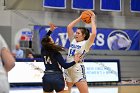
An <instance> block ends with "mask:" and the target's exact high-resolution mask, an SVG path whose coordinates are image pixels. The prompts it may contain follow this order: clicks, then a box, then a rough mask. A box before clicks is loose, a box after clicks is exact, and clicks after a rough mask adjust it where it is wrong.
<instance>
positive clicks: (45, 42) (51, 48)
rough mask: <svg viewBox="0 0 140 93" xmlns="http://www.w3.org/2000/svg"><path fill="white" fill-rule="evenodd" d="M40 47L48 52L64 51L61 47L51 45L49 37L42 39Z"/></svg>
mask: <svg viewBox="0 0 140 93" xmlns="http://www.w3.org/2000/svg"><path fill="white" fill-rule="evenodd" d="M41 45H42V47H43V48H44V49H46V50H48V51H64V49H63V47H61V46H59V45H56V44H55V43H52V42H51V38H50V37H49V36H46V37H45V38H43V39H42V41H41Z"/></svg>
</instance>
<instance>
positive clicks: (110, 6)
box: [100, 0, 121, 11]
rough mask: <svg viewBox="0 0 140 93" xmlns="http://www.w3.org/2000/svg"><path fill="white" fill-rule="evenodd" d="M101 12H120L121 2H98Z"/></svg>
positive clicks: (113, 0)
mask: <svg viewBox="0 0 140 93" xmlns="http://www.w3.org/2000/svg"><path fill="white" fill-rule="evenodd" d="M100 9H101V10H102V11H121V0H100Z"/></svg>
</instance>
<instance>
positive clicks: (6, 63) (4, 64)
mask: <svg viewBox="0 0 140 93" xmlns="http://www.w3.org/2000/svg"><path fill="white" fill-rule="evenodd" d="M14 66H15V59H14V57H13V56H12V54H11V53H10V51H9V50H8V48H7V45H6V43H5V41H4V40H3V38H2V36H1V35H0V93H9V83H8V78H7V72H9V71H10V70H11V69H12V68H13V67H14Z"/></svg>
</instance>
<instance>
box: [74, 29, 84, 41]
mask: <svg viewBox="0 0 140 93" xmlns="http://www.w3.org/2000/svg"><path fill="white" fill-rule="evenodd" d="M75 39H76V41H77V42H80V41H83V40H84V35H83V34H82V32H81V30H80V29H77V31H76V34H75Z"/></svg>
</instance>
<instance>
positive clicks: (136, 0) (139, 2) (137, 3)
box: [130, 0, 140, 12]
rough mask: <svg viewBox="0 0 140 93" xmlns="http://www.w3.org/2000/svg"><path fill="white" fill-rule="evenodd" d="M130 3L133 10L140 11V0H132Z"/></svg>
mask: <svg viewBox="0 0 140 93" xmlns="http://www.w3.org/2000/svg"><path fill="white" fill-rule="evenodd" d="M130 4H131V11H132V12H140V0H131V1H130Z"/></svg>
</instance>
